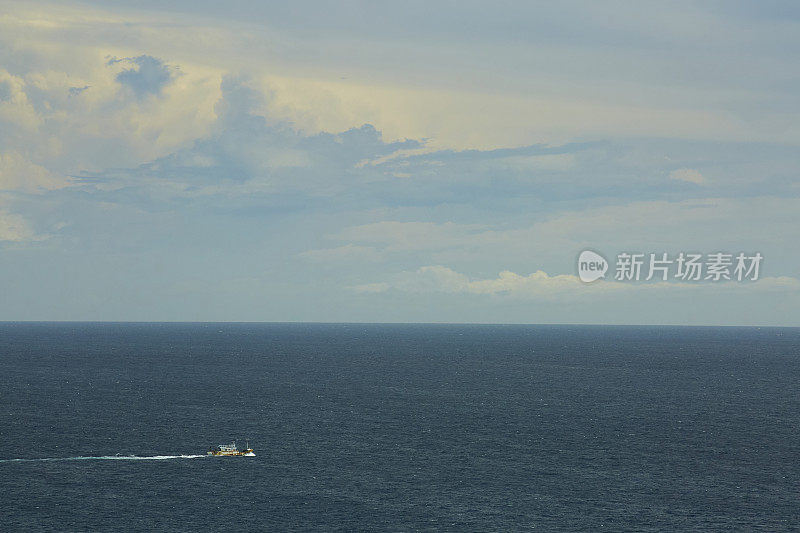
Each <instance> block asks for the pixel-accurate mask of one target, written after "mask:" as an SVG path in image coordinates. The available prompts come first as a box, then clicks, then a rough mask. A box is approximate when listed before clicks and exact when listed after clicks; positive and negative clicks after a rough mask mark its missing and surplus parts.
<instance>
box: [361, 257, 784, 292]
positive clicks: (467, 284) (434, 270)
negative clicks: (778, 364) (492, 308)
mask: <svg viewBox="0 0 800 533" xmlns="http://www.w3.org/2000/svg"><path fill="white" fill-rule="evenodd" d="M353 289H354V290H356V291H358V292H365V293H379V292H386V291H388V290H390V289H397V290H400V291H404V292H412V293H437V292H439V293H451V294H457V293H464V294H475V295H493V296H497V295H500V296H509V297H518V298H534V299H536V298H544V299H548V298H556V297H558V298H562V297H568V298H574V297H581V296H592V295H597V294H604V293H609V292H619V291H628V292H631V291H652V290H670V291H680V290H689V291H697V290H704V291H712V292H713V291H730V290H743V291H759V290H764V291H800V280H798V279H796V278H793V277H789V276H779V277H767V278H762V279H759V280H757V281H745V282H737V281H725V282H718V283H712V282H698V283H692V282H680V281H658V282H648V283H645V282H641V283H639V282H618V281H613V280H608V281H606V280H599V281H595V282H592V283H584V282H582V281H581V280H580V279H578V277H577V276H573V275H571V274H556V275H549V274H548V273H547V272H544V271H542V270H537V271H536V272H533V273H531V274H528V275H521V274H517V273H515V272H511V271H509V270H504V271H502V272H500V273H499V274H498V276H497V277H496V278H489V279H471V278H470V277H469V276H467V275H466V274H462V273H460V272H457V271H455V270H453V269H451V268H448V267H445V266H441V265H432V266H423V267H420V268H418V269H417V270H415V271H413V272H403V273H400V274H398V275H396V276H395V277H394V279H393V280H391V281H384V282H378V283H369V284H364V285H358V286H355V287H353Z"/></svg>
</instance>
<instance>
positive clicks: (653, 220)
mask: <svg viewBox="0 0 800 533" xmlns="http://www.w3.org/2000/svg"><path fill="white" fill-rule="evenodd" d="M164 4H165V3H164V2H155V1H150V0H146V1H139V2H122V1H99V0H98V1H83V2H58V3H47V2H39V1H35V0H34V1H28V2H6V1H3V0H0V273H2V278H0V320H77V321H84V320H98V321H128V320H130V321H314V322H478V323H590V324H685V325H759V326H800V246H798V242H800V180H799V179H798V178H800V175H799V172H800V99H798V97H797V95H798V94H800V60H798V57H800V7H798V5H797V3H796V2H792V1H772V0H767V1H762V2H745V1H706V2H682V1H677V2H650V1H636V2H633V1H629V2H618V1H609V2H592V1H588V0H587V1H566V2H522V1H518V2H509V1H499V2H471V1H459V2H455V1H434V2H431V1H426V2H421V1H419V2H417V1H410V2H402V3H388V2H369V1H339V2H322V1H308V2H291V3H290V2H281V3H278V2H255V1H243V0H235V1H231V2H224V3H223V2H210V1H193V2H188V1H186V2H184V1H176V2H170V3H167V5H166V6H165V5H164ZM584 250H592V251H595V252H597V253H599V254H600V255H601V256H602V257H603V258H605V259H606V260H607V261H608V263H609V270H608V272H607V274H606V276H605V278H602V279H599V280H597V281H594V282H591V283H585V282H583V281H581V280H580V279H579V278H578V261H577V259H578V256H579V254H580V253H581V252H582V251H584ZM681 252H685V253H698V254H701V255H702V256H703V257H705V258H707V257H708V256H709V255H710V254H714V253H726V254H732V255H733V256H735V255H736V254H738V253H740V252H741V253H744V254H746V256H747V257H752V256H754V255H755V254H756V253H759V254H761V256H763V261H762V262H761V263H760V272H759V276H758V279H756V280H753V279H745V280H743V281H739V280H737V279H735V276H732V278H733V279H731V280H730V281H728V280H725V279H721V280H719V281H716V280H714V279H705V278H703V279H700V280H698V281H687V280H684V279H681V278H679V277H677V276H675V275H673V273H672V272H670V273H669V275H668V279H666V280H662V279H653V280H649V281H647V280H644V279H641V280H639V281H637V280H624V279H623V280H617V279H615V269H616V266H617V259H618V257H619V254H622V253H642V254H644V257H645V262H647V259H648V257H649V254H651V253H653V254H657V255H658V256H659V257H660V256H661V254H663V253H666V254H668V257H669V258H677V256H678V255H679V254H680V253H681ZM647 266H648V265H647V264H645V265H644V268H645V270H646V268H647ZM643 278H644V276H643Z"/></svg>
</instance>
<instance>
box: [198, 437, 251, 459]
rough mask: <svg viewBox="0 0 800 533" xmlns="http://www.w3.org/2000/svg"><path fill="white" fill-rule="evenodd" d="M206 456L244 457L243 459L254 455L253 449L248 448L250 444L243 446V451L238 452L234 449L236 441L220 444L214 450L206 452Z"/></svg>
mask: <svg viewBox="0 0 800 533" xmlns="http://www.w3.org/2000/svg"><path fill="white" fill-rule="evenodd" d="M208 455H230V456H239V457H242V456H245V457H254V456H255V455H256V454H255V453H253V449H252V448H251V447H250V443H249V442H248V443H247V445H246V446H245V449H244V450H240V449H239V448H237V447H236V441H233V442H232V443H230V444H220V445H219V446H217V447H216V448H211V449H210V450H208Z"/></svg>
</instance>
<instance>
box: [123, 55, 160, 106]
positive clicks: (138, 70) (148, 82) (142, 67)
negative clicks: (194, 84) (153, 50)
mask: <svg viewBox="0 0 800 533" xmlns="http://www.w3.org/2000/svg"><path fill="white" fill-rule="evenodd" d="M115 63H123V64H126V65H131V66H130V68H126V69H125V70H123V71H122V72H120V73H118V74H117V75H116V77H115V79H116V80H117V82H119V83H120V84H122V85H124V86H126V87H129V88H130V89H132V90H133V92H134V94H136V96H137V97H139V98H143V97H145V96H147V95H151V94H153V95H159V94H161V91H162V90H163V89H164V87H165V86H166V85H167V84H168V83H169V82H170V80H172V78H173V70H172V69H171V68H170V67H169V66H168V65H165V64H164V63H163V62H162V61H161V60H160V59H157V58H155V57H152V56H148V55H140V56H137V57H123V58H121V59H116V58H114V59H110V60H109V61H108V64H109V65H113V64H115Z"/></svg>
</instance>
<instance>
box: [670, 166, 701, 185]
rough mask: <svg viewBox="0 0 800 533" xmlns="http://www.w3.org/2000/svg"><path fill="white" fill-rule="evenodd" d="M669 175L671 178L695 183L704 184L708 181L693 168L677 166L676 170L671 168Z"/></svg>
mask: <svg viewBox="0 0 800 533" xmlns="http://www.w3.org/2000/svg"><path fill="white" fill-rule="evenodd" d="M669 177H670V179H673V180H678V181H687V182H689V183H695V184H697V185H705V184H706V183H707V182H708V180H706V178H705V176H703V175H702V174H700V172H699V171H697V170H695V169H693V168H679V169H677V170H673V171H672V172H670V173H669Z"/></svg>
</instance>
